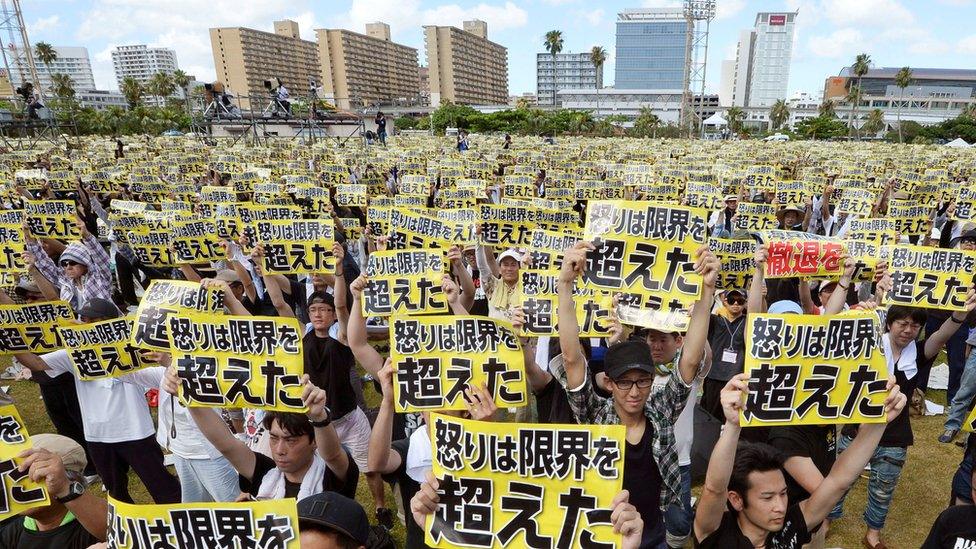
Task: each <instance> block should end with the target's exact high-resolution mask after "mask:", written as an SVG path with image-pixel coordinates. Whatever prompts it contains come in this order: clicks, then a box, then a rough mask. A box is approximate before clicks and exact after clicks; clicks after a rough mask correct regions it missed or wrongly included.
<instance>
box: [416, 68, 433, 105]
mask: <svg viewBox="0 0 976 549" xmlns="http://www.w3.org/2000/svg"><path fill="white" fill-rule="evenodd" d="M417 74H418V75H419V76H420V104H421V105H430V70H429V69H428V68H427V67H425V66H423V65H420V66H418V67H417Z"/></svg>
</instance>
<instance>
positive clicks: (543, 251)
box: [529, 229, 583, 270]
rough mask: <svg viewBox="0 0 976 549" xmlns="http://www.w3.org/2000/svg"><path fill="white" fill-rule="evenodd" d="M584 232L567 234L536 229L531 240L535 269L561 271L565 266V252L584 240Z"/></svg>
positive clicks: (531, 255) (532, 260) (530, 254)
mask: <svg viewBox="0 0 976 549" xmlns="http://www.w3.org/2000/svg"><path fill="white" fill-rule="evenodd" d="M582 236H583V235H582V232H581V231H577V232H576V234H566V233H563V232H559V231H547V230H545V229H535V230H533V231H532V237H531V238H530V240H529V250H530V251H529V257H530V258H531V264H532V268H533V269H540V270H545V269H559V268H560V267H561V266H562V264H563V252H564V251H565V250H566V248H569V247H570V246H573V245H574V244H576V242H577V241H579V240H580V238H582Z"/></svg>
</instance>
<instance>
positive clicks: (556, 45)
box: [543, 30, 563, 103]
mask: <svg viewBox="0 0 976 549" xmlns="http://www.w3.org/2000/svg"><path fill="white" fill-rule="evenodd" d="M543 45H544V46H545V47H546V51H548V52H549V53H550V54H552V94H553V96H552V97H553V102H554V103H555V99H556V92H557V91H559V86H558V82H559V67H558V66H557V64H556V54H558V53H559V52H561V51H563V31H561V30H551V31H549V32H547V33H546V39H545V42H543Z"/></svg>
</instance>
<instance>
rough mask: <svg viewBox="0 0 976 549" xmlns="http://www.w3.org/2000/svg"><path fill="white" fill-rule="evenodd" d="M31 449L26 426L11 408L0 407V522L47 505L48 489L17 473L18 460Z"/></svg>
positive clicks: (24, 472)
mask: <svg viewBox="0 0 976 549" xmlns="http://www.w3.org/2000/svg"><path fill="white" fill-rule="evenodd" d="M31 447H32V444H31V441H30V434H29V433H28V432H27V425H26V424H25V423H24V420H22V419H21V418H20V413H19V412H17V408H16V407H15V406H14V405H12V404H7V405H4V406H0V483H2V484H3V486H2V487H0V490H2V492H3V493H2V501H0V520H6V519H7V518H9V517H12V516H13V515H16V514H17V513H20V512H22V511H26V510H27V509H33V508H34V507H43V506H45V505H49V504H50V503H51V500H50V499H48V493H47V489H46V488H45V486H44V484H43V483H38V482H35V481H33V480H31V479H30V477H29V476H27V471H20V470H18V469H17V467H18V466H20V464H21V463H23V461H24V460H23V459H22V458H19V457H17V456H18V455H19V454H20V453H21V452H23V451H24V450H28V449H30V448H31Z"/></svg>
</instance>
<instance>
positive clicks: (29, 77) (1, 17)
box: [0, 0, 41, 92]
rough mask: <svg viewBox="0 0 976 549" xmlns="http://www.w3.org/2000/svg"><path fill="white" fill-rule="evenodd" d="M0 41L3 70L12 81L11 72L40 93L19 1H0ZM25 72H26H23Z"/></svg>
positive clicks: (32, 53) (39, 84)
mask: <svg viewBox="0 0 976 549" xmlns="http://www.w3.org/2000/svg"><path fill="white" fill-rule="evenodd" d="M0 41H2V42H4V43H3V47H2V48H0V52H2V54H3V64H4V68H6V69H7V76H8V77H10V79H11V82H12V81H13V74H14V73H13V71H14V70H16V71H17V74H18V76H20V82H31V83H33V84H34V89H35V90H37V91H38V92H41V83H40V80H38V78H37V66H36V65H35V64H34V51H33V49H32V48H31V45H30V40H29V39H28V38H27V27H26V26H25V25H24V15H23V13H22V12H21V10H20V0H0ZM25 71H26V72H25Z"/></svg>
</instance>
